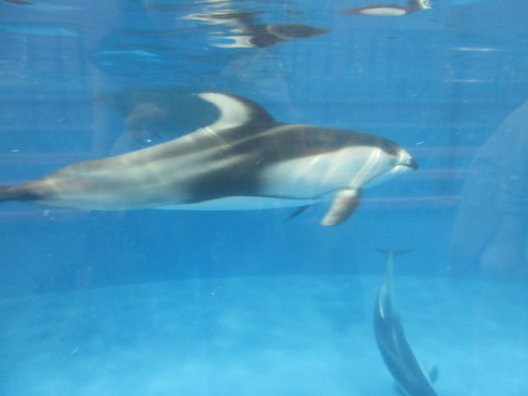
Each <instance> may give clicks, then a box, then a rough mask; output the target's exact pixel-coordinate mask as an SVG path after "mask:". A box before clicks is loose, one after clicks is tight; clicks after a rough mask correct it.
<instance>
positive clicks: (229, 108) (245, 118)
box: [198, 92, 276, 131]
mask: <svg viewBox="0 0 528 396" xmlns="http://www.w3.org/2000/svg"><path fill="white" fill-rule="evenodd" d="M198 96H199V97H200V98H201V99H203V100H205V101H207V102H209V103H211V104H213V105H214V106H215V107H216V108H217V109H218V111H219V112H220V117H219V119H218V120H217V121H215V122H214V123H213V124H211V125H209V126H208V127H207V128H210V129H213V130H215V131H219V130H222V129H230V128H237V127H241V126H246V125H248V124H255V125H258V126H270V125H272V124H275V123H276V122H275V121H274V120H273V118H272V117H271V116H270V115H269V114H268V113H267V112H266V110H264V109H263V108H262V107H260V106H259V105H258V104H257V103H255V102H253V101H251V100H249V99H246V98H242V97H240V96H235V95H230V94H225V93H219V92H205V93H201V94H199V95H198Z"/></svg>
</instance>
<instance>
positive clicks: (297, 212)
mask: <svg viewBox="0 0 528 396" xmlns="http://www.w3.org/2000/svg"><path fill="white" fill-rule="evenodd" d="M310 206H312V205H304V206H299V207H298V208H297V209H295V210H294V211H293V212H292V213H291V214H290V215H289V216H288V218H287V219H286V220H291V219H294V218H295V217H297V216H299V215H300V214H301V213H304V212H305V211H306V210H307V209H308V208H310Z"/></svg>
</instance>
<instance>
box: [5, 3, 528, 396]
mask: <svg viewBox="0 0 528 396" xmlns="http://www.w3.org/2000/svg"><path fill="white" fill-rule="evenodd" d="M395 4H400V5H403V4H405V2H400V3H398V2H396V1H395ZM367 5H371V3H370V4H369V2H368V1H360V0H348V1H344V0H343V1H331V2H316V1H306V2H292V1H288V2H286V1H274V2H259V1H220V2H194V3H193V2H183V1H178V2H177V1H168V0H166V1H150V0H144V1H117V0H114V1H106V2H104V3H99V2H97V3H96V2H88V1H77V2H66V1H63V2H60V1H34V2H33V1H27V2H23V1H0V162H1V165H2V166H0V184H9V185H11V184H17V183H20V182H23V181H26V180H30V179H33V178H36V177H39V176H41V175H44V174H46V173H48V172H50V171H52V170H54V169H57V168H59V167H61V166H65V165H68V164H71V163H74V162H78V161H82V160H87V159H95V158H102V157H106V156H109V155H113V154H116V153H122V152H128V151H131V150H135V149H139V148H142V147H146V146H149V145H152V144H156V143H160V142H164V141H167V140H170V139H173V138H176V137H178V136H182V135H183V134H185V133H188V132H190V131H192V130H194V129H196V128H198V127H201V126H204V125H207V124H209V123H211V122H212V121H213V120H214V119H215V118H216V117H217V114H216V113H215V112H214V111H213V110H212V109H211V108H209V107H207V106H205V105H204V104H203V103H201V102H200V101H199V100H198V99H197V98H196V96H194V94H195V93H200V92H208V91H220V92H229V93H234V94H238V95H241V96H245V97H248V98H250V99H252V100H254V101H256V102H258V103H259V104H261V105H262V106H263V107H264V108H265V109H266V110H268V111H269V113H270V114H271V115H272V116H273V117H274V118H275V119H277V120H280V121H284V122H289V123H303V124H314V125H323V126H326V127H333V128H343V129H350V130H360V131H368V132H371V133H375V134H379V135H382V136H385V137H387V138H389V139H392V140H394V141H396V142H398V143H399V144H400V145H402V146H403V147H405V148H406V149H407V150H408V151H409V152H410V153H411V154H412V155H413V156H414V157H415V158H416V159H417V160H418V162H419V163H420V168H419V170H418V171H416V172H412V173H408V174H405V175H400V176H398V177H397V178H394V179H393V180H390V181H388V182H386V183H384V184H381V185H379V186H376V187H373V188H372V189H369V190H367V191H366V192H365V194H364V197H363V199H362V203H361V205H360V207H359V209H358V210H357V213H355V214H354V215H353V217H352V218H351V219H349V220H348V221H347V222H345V223H344V224H342V225H340V226H337V227H334V228H324V227H321V226H320V225H319V222H320V220H321V218H322V217H323V216H324V214H325V212H326V210H327V209H328V204H322V205H316V206H313V207H311V208H309V209H308V210H307V211H305V212H303V213H302V214H300V215H299V216H297V217H295V218H293V219H289V216H290V214H291V212H292V211H291V209H276V210H262V211H231V212H220V211H219V212H199V211H193V212H185V211H154V210H139V211H129V212H126V211H119V212H117V211H116V212H77V211H71V210H65V209H55V208H45V207H37V206H31V205H28V204H24V203H18V202H13V203H2V205H1V206H0V249H1V250H0V251H1V253H2V255H1V257H2V260H1V264H0V395H6V396H25V395H31V396H33V395H35V396H40V395H52V396H55V395H57V396H62V395H94V394H96V395H105V396H106V395H123V394H127V395H138V396H139V395H174V394H182V395H213V394H214V395H240V394H252V395H362V394H366V393H368V394H373V395H388V394H397V393H396V391H395V389H394V386H393V380H392V378H391V377H390V374H389V372H388V371H387V369H386V367H385V366H384V363H383V361H382V359H381V356H380V354H379V352H378V350H377V346H376V343H375V339H374V335H373V330H372V312H373V307H374V302H375V298H376V293H377V290H378V288H379V286H380V284H381V281H382V275H383V272H384V268H385V263H386V261H385V260H386V259H385V258H384V257H383V256H382V255H380V254H379V253H377V252H376V251H375V250H374V249H373V248H374V247H385V248H396V249H412V252H411V253H408V254H407V255H405V256H402V257H399V258H398V259H397V261H396V267H395V272H396V274H395V294H396V296H395V297H396V304H397V306H398V309H399V311H400V313H401V316H402V323H403V326H404V327H405V330H406V334H407V336H408V339H409V341H410V343H411V344H412V345H413V347H414V349H415V352H416V354H417V356H418V358H419V359H420V360H421V361H422V362H423V364H424V366H425V367H430V366H432V365H437V366H438V368H439V372H440V377H439V379H438V381H437V382H436V383H435V388H436V389H437V390H438V393H439V394H440V395H468V394H470V395H497V394H501V395H526V394H527V393H528V380H527V379H526V375H525V371H526V370H525V369H524V368H525V367H526V366H527V364H528V332H526V330H525V329H526V328H528V307H527V306H526V301H528V289H527V284H526V280H527V279H528V259H527V245H528V243H527V241H528V230H527V228H526V225H525V224H526V220H527V217H528V208H527V207H526V203H525V202H528V201H527V200H526V197H527V196H528V180H526V178H527V176H526V174H527V173H528V162H527V160H526V152H528V151H527V149H526V148H527V147H528V141H527V138H526V137H525V135H526V133H525V128H526V127H527V125H528V105H526V104H525V102H526V101H527V94H526V92H528V69H527V68H526V65H527V64H528V26H527V25H526V19H527V16H528V4H527V5H524V4H515V6H511V7H509V6H508V4H505V3H504V2H501V1H498V0H481V1H476V0H475V1H471V0H451V1H439V0H438V1H434V0H433V1H431V6H432V9H430V10H424V11H418V12H415V13H411V14H409V15H406V16H403V17H367V16H359V15H352V14H347V13H343V11H344V10H349V9H352V8H359V7H363V6H367ZM226 13H231V14H237V16H238V19H237V18H232V19H234V20H230V21H225V18H224V20H221V21H219V20H218V19H217V20H214V19H213V20H211V18H209V19H207V18H204V15H205V16H209V17H210V16H211V15H216V16H218V15H224V16H225V14H226ZM212 22H216V23H212ZM219 22H221V23H219ZM279 24H297V25H303V26H305V27H310V28H312V29H320V31H319V30H317V32H318V33H317V34H315V30H314V34H313V35H312V37H305V38H299V39H291V40H285V41H281V42H273V43H270V42H267V44H269V45H265V46H264V45H254V46H253V47H251V48H247V45H246V46H245V47H244V45H242V44H244V43H246V44H247V39H245V38H244V37H247V36H248V35H250V33H251V32H256V31H257V30H258V27H259V26H262V25H268V26H272V27H275V28H277V26H278V25H279ZM244 32H245V33H244ZM248 32H249V33H248ZM242 36H244V37H242ZM283 36H284V35H283ZM241 37H242V38H241ZM275 37H276V36H275ZM268 40H269V37H268ZM226 44H227V46H226ZM229 45H231V47H230V46H229ZM141 103H155V104H157V105H160V106H162V107H163V109H164V111H165V116H164V117H165V118H163V120H162V121H161V122H160V123H158V124H154V125H149V127H148V128H143V129H142V130H141V131H140V132H139V133H133V131H131V121H130V114H131V112H132V111H133V109H134V108H135V106H137V105H138V104H141Z"/></svg>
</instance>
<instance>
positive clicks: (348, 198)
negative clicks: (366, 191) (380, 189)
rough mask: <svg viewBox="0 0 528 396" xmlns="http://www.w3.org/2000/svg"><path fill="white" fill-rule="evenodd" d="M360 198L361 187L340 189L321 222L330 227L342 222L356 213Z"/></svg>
mask: <svg viewBox="0 0 528 396" xmlns="http://www.w3.org/2000/svg"><path fill="white" fill-rule="evenodd" d="M360 198H361V190H360V189H359V188H347V189H345V190H341V191H339V192H338V193H337V194H336V195H335V197H334V200H333V201H332V205H331V206H330V209H329V210H328V212H327V213H326V215H325V217H324V218H323V220H322V221H321V224H322V225H324V226H327V227H330V226H335V225H338V224H340V223H342V222H343V221H345V220H346V219H348V218H349V217H350V216H351V215H352V213H354V210H356V208H357V206H358V205H359V199H360Z"/></svg>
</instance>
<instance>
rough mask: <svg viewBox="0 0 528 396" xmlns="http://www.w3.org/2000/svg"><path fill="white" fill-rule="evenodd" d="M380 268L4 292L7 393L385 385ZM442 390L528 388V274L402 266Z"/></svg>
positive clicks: (348, 391)
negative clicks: (484, 275) (452, 275)
mask: <svg viewBox="0 0 528 396" xmlns="http://www.w3.org/2000/svg"><path fill="white" fill-rule="evenodd" d="M380 282H381V277H379V278H378V277H357V276H350V277H320V276H317V277H315V276H314V277H280V278H266V277H259V278H230V279H208V280H191V281H179V282H170V283H156V284H147V285H131V286H122V287H113V288H107V289H94V290H84V291H77V292H69V293H61V294H53V295H45V296H34V297H24V298H17V299H9V300H1V301H0V350H1V351H2V353H1V354H0V394H2V395H13V396H15V395H16V396H40V395H42V396H44V395H46V396H55V395H57V396H64V395H76V396H85V395H86V396H93V395H98V396H110V395H115V396H122V395H128V396H134V395H137V396H139V395H156V396H164V395H185V396H194V395H215V396H219V395H226V396H228V395H229V396H233V395H266V396H269V395H285V396H286V395H287V396H295V395H318V396H319V395H336V396H337V395H347V396H350V395H370V396H372V395H391V394H397V393H395V389H394V385H393V381H392V378H391V376H390V374H389V373H388V371H387V369H386V368H385V366H384V363H383V361H382V359H381V357H380V355H379V352H378V349H377V346H376V344H375V340H374V336H373V332H372V312H373V306H374V301H375V297H376V293H377V289H378V287H379V285H380ZM395 294H396V299H397V301H396V304H397V306H398V307H399V310H400V313H401V317H402V322H403V326H404V328H405V330H406V334H407V338H408V339H409V341H410V343H411V344H412V345H413V347H414V350H415V352H416V355H417V356H418V358H419V359H420V360H421V362H422V363H423V365H424V366H425V367H427V366H428V365H433V364H434V365H437V366H438V368H439V379H438V381H437V382H436V384H435V387H436V389H437V390H438V393H439V394H440V395H465V396H467V395H478V396H485V395H490V396H496V395H502V396H504V395H523V396H524V395H526V394H528V376H526V367H528V330H527V329H528V304H527V301H528V287H527V285H526V284H524V285H523V284H508V283H489V282H470V281H465V280H459V281H453V280H444V279H430V278H404V277H398V276H397V277H396V279H395Z"/></svg>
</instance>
